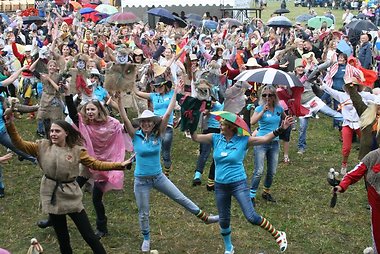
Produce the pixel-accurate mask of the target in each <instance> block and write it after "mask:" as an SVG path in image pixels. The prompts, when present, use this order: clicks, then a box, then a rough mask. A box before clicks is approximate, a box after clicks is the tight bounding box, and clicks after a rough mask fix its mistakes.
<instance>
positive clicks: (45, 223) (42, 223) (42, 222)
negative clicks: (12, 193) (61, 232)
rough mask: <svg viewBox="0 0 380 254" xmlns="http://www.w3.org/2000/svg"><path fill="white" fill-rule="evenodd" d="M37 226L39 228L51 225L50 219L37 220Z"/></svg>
mask: <svg viewBox="0 0 380 254" xmlns="http://www.w3.org/2000/svg"><path fill="white" fill-rule="evenodd" d="M37 226H38V227H39V228H47V227H51V226H53V224H52V223H51V220H49V219H47V220H40V221H38V222H37Z"/></svg>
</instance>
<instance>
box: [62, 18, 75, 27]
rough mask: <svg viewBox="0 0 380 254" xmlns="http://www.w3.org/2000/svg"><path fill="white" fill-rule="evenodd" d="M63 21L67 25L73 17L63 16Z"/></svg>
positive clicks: (71, 21)
mask: <svg viewBox="0 0 380 254" xmlns="http://www.w3.org/2000/svg"><path fill="white" fill-rule="evenodd" d="M63 21H65V22H66V24H68V25H69V26H70V25H72V24H73V18H71V17H64V18H63Z"/></svg>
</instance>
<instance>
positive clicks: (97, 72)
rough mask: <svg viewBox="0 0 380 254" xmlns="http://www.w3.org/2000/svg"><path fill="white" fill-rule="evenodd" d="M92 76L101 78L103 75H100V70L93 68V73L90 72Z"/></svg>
mask: <svg viewBox="0 0 380 254" xmlns="http://www.w3.org/2000/svg"><path fill="white" fill-rule="evenodd" d="M90 75H96V76H98V77H100V76H101V75H100V72H99V70H98V69H97V68H92V69H91V72H90Z"/></svg>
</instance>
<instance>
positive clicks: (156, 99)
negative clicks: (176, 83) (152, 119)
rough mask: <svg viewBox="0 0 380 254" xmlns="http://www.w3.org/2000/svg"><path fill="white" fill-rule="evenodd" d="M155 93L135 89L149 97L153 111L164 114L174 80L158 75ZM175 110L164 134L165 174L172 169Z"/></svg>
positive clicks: (154, 85)
mask: <svg viewBox="0 0 380 254" xmlns="http://www.w3.org/2000/svg"><path fill="white" fill-rule="evenodd" d="M153 87H154V90H155V92H154V93H145V92H141V91H138V90H137V89H136V90H135V91H134V92H135V93H136V95H137V96H139V97H141V98H144V99H147V100H149V101H150V102H151V103H152V106H153V112H154V114H155V115H157V116H163V115H164V114H165V112H166V109H167V108H168V106H169V102H170V100H171V98H172V97H173V93H174V92H173V90H172V89H171V87H172V82H171V81H168V80H166V79H165V78H163V77H161V76H160V77H157V78H156V80H155V82H154V84H153ZM173 116H174V114H173V112H171V113H170V116H169V119H168V125H167V128H166V130H165V132H164V134H163V136H162V143H161V148H162V160H163V161H164V167H165V175H166V176H169V172H170V171H171V169H172V160H171V155H170V151H171V147H172V142H173Z"/></svg>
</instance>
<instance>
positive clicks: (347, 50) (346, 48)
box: [336, 40, 352, 56]
mask: <svg viewBox="0 0 380 254" xmlns="http://www.w3.org/2000/svg"><path fill="white" fill-rule="evenodd" d="M336 48H337V49H338V50H339V51H340V52H342V53H344V54H346V55H347V56H350V55H352V48H351V47H350V45H348V44H347V42H346V41H345V40H340V41H339V42H338V45H336Z"/></svg>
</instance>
